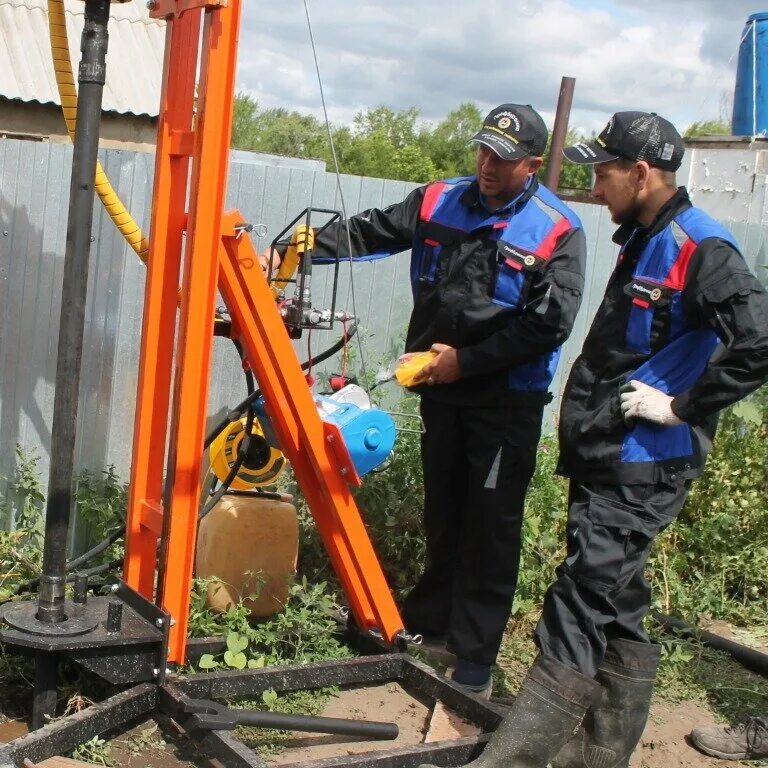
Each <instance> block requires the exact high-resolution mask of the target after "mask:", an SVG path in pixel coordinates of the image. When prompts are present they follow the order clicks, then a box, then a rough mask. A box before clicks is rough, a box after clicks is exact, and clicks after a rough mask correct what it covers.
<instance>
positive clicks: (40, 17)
mask: <svg viewBox="0 0 768 768" xmlns="http://www.w3.org/2000/svg"><path fill="white" fill-rule="evenodd" d="M84 7H85V4H84V3H82V2H79V0H65V9H66V19H67V35H68V37H69V50H70V54H71V56H72V62H73V66H74V68H75V77H77V63H78V62H79V61H80V36H81V34H82V31H83V9H84ZM164 46H165V23H164V22H161V21H155V20H154V19H150V18H149V15H148V12H147V10H146V7H145V3H144V2H138V1H134V2H130V3H122V4H121V3H112V6H111V12H110V21H109V49H108V53H107V83H106V86H105V88H104V102H103V104H104V109H105V110H107V111H109V112H120V113H123V114H125V113H129V114H134V115H152V116H154V115H157V114H158V105H159V103H160V82H161V79H162V74H163V49H164ZM0 96H4V97H6V98H8V99H21V100H22V101H38V102H41V103H51V102H52V103H54V104H60V103H61V102H60V100H59V94H58V91H57V90H56V79H55V77H54V73H53V64H52V62H51V51H50V47H49V44H48V3H47V0H0Z"/></svg>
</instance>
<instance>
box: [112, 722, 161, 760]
mask: <svg viewBox="0 0 768 768" xmlns="http://www.w3.org/2000/svg"><path fill="white" fill-rule="evenodd" d="M122 743H123V744H125V746H126V748H127V749H128V750H129V751H130V752H131V754H132V755H134V756H135V757H139V756H141V755H144V756H145V757H146V753H147V752H151V751H156V752H161V751H163V750H164V749H165V747H166V742H165V739H163V737H162V736H161V735H160V729H159V727H158V725H157V723H151V724H149V725H148V726H147V727H146V728H144V729H143V730H141V731H139V732H138V733H135V734H134V735H133V736H129V737H128V738H127V739H125V740H123V742H122Z"/></svg>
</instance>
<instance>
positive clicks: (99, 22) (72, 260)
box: [37, 0, 110, 623]
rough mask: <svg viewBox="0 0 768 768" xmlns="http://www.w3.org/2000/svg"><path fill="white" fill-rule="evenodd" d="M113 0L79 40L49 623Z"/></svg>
mask: <svg viewBox="0 0 768 768" xmlns="http://www.w3.org/2000/svg"><path fill="white" fill-rule="evenodd" d="M109 3H110V0H86V3H85V26H84V28H83V36H82V38H81V43H80V50H81V52H82V58H81V61H80V70H79V73H78V78H77V80H78V83H79V89H78V95H77V122H76V127H75V141H74V152H73V156H72V180H71V184H70V191H69V221H68V224H67V247H66V252H65V256H64V282H63V285H62V291H61V321H60V323H59V350H58V360H57V364H56V395H55V398H54V404H53V428H52V430H51V471H50V475H49V479H48V503H47V506H46V512H45V544H44V548H43V569H42V576H41V577H40V596H39V599H38V609H37V618H38V619H39V620H40V621H45V622H49V623H56V622H60V621H63V620H64V619H65V618H66V616H65V615H64V574H65V569H66V563H67V538H68V534H69V520H70V516H71V509H72V478H73V474H74V463H75V438H76V428H77V405H78V393H79V387H80V365H81V360H82V356H83V331H84V326H85V299H86V294H87V288H88V260H89V256H90V249H91V227H92V224H93V197H94V178H95V175H96V160H97V155H98V151H99V129H100V126H101V101H102V95H103V92H104V81H105V75H106V54H107V39H108V34H107V22H108V20H109Z"/></svg>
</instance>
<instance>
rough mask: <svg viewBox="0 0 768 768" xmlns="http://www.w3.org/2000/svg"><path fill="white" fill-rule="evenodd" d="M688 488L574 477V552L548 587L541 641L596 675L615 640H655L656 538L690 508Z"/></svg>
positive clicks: (550, 652)
mask: <svg viewBox="0 0 768 768" xmlns="http://www.w3.org/2000/svg"><path fill="white" fill-rule="evenodd" d="M688 485H689V484H686V485H680V486H671V485H667V484H664V483H658V484H656V485H632V486H609V485H597V484H588V483H579V482H575V481H572V482H571V487H570V498H569V509H568V533H567V542H568V551H567V556H566V559H565V561H564V562H563V563H562V564H561V565H560V566H559V567H558V569H557V579H556V580H555V582H554V584H552V586H550V588H549V589H548V590H547V594H546V596H545V598H544V607H543V610H542V616H541V620H540V621H539V623H538V626H537V627H536V644H537V645H538V647H539V650H540V651H541V653H542V654H543V655H544V656H550V657H552V658H554V659H556V660H557V661H559V662H561V663H563V664H566V665H568V666H570V667H572V668H574V669H576V670H578V671H579V672H581V673H582V674H584V675H587V676H588V677H593V676H594V675H595V673H596V672H597V668H598V667H599V666H600V663H601V662H602V660H603V656H604V655H605V647H606V644H607V642H608V641H610V640H614V639H622V640H634V641H637V642H645V643H647V642H650V640H649V638H648V635H647V633H646V631H645V629H644V627H643V619H644V618H645V616H646V614H647V613H648V610H649V608H650V605H651V587H650V584H649V583H648V581H647V580H646V578H645V575H644V573H643V571H644V568H645V564H646V561H647V560H648V555H649V554H650V552H651V546H652V544H653V540H654V539H655V537H656V536H657V535H658V534H659V533H660V532H661V531H663V530H664V529H665V528H666V527H667V526H668V525H669V524H670V523H672V522H673V521H674V520H675V518H676V517H677V515H678V514H679V513H680V510H681V509H682V508H683V504H684V503H685V499H686V496H687V495H688Z"/></svg>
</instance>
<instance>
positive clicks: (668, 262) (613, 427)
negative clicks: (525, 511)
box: [472, 112, 768, 768]
mask: <svg viewBox="0 0 768 768" xmlns="http://www.w3.org/2000/svg"><path fill="white" fill-rule="evenodd" d="M684 151H685V146H684V143H683V140H682V138H681V137H680V135H679V133H678V132H677V131H676V130H675V128H674V127H673V126H672V125H671V124H670V123H669V122H668V121H667V120H664V119H663V118H661V117H659V116H658V115H656V114H653V113H651V114H648V113H644V112H620V113H617V114H616V115H614V116H613V117H612V118H611V120H610V122H609V123H608V125H607V126H606V127H605V129H604V130H603V131H602V133H600V135H599V136H598V137H597V138H596V139H595V140H594V141H590V142H587V143H582V144H578V145H576V146H574V147H570V148H568V149H567V150H566V151H565V156H566V158H568V159H569V160H571V161H572V162H577V163H586V164H591V165H593V166H594V171H595V182H594V190H593V196H594V197H595V199H596V200H598V201H599V202H602V203H604V204H605V205H606V206H607V207H608V210H609V211H610V213H611V217H612V219H613V221H614V223H616V224H618V225H619V228H618V230H617V231H616V233H615V235H614V241H615V242H616V244H617V245H618V246H619V256H618V262H617V264H616V267H615V269H614V271H613V274H612V275H611V276H610V278H609V280H608V285H607V287H606V292H605V296H604V298H603V302H602V304H601V305H600V308H599V309H598V311H597V314H596V315H595V319H594V321H593V323H592V327H591V329H590V331H589V334H588V335H587V338H586V340H585V342H584V347H583V349H582V353H581V355H580V357H579V358H578V359H577V360H576V362H575V363H574V366H573V369H572V370H571V373H570V377H569V379H568V382H567V384H566V387H565V391H564V393H563V401H562V408H561V417H560V425H559V429H560V466H559V471H560V473H561V474H563V475H565V476H567V477H568V478H569V479H570V498H569V513H568V529H567V545H568V551H567V557H566V559H565V561H564V562H563V563H562V564H561V565H560V567H559V568H558V570H557V578H556V580H555V582H554V584H552V586H551V587H550V588H549V590H548V591H547V594H546V597H545V600H544V607H543V612H542V618H541V620H540V622H539V624H538V626H537V628H536V643H537V645H538V648H539V657H538V659H537V661H536V662H535V664H534V665H533V667H532V669H531V670H530V672H529V674H528V677H527V678H526V679H525V681H524V682H523V684H522V686H521V688H520V691H519V694H518V696H517V698H516V700H515V703H514V705H513V707H512V709H511V711H510V713H509V714H508V715H507V717H506V718H505V719H504V721H503V723H502V724H501V725H500V726H499V728H498V729H497V731H496V732H495V733H494V735H493V737H492V738H491V741H490V742H489V744H488V746H487V747H486V748H485V750H484V751H483V753H482V755H481V756H480V758H479V759H478V760H476V761H475V762H474V763H472V765H473V766H477V768H545V766H547V765H548V764H550V763H551V765H552V766H553V768H577V767H578V768H584V767H586V768H598V766H599V768H619V767H622V768H626V766H628V764H629V759H630V756H631V754H632V751H633V750H634V748H635V746H636V744H637V742H638V740H639V739H640V736H641V735H642V732H643V728H644V726H645V723H646V720H647V716H648V709H649V706H650V700H651V693H652V690H653V684H654V680H655V675H656V669H657V666H658V662H659V647H658V646H657V645H653V644H652V643H651V642H650V640H649V638H648V635H647V634H646V632H645V630H644V628H643V619H644V618H645V616H646V614H647V612H648V609H649V607H650V601H651V592H650V586H649V584H648V582H647V581H646V580H645V578H644V576H643V568H644V565H645V563H646V560H647V558H648V555H649V553H650V549H651V544H652V542H653V540H654V538H655V537H656V536H657V535H658V534H659V533H660V532H661V531H662V530H664V528H666V527H667V526H668V525H670V524H671V523H672V522H673V521H674V520H675V518H676V517H677V515H678V513H679V512H680V510H681V508H682V507H683V504H684V502H685V498H686V496H687V494H688V489H689V487H690V484H691V481H692V480H693V479H694V478H695V477H697V476H698V475H700V474H701V472H702V471H703V469H704V463H705V460H706V455H707V452H708V450H709V448H710V446H711V442H712V439H713V437H714V433H715V428H716V424H717V414H718V412H719V411H720V410H722V409H723V408H725V407H727V406H729V405H731V404H733V403H735V402H737V401H738V400H740V399H741V398H743V397H744V396H746V395H748V394H749V393H750V392H752V391H754V390H755V389H757V388H758V387H759V386H760V385H761V384H763V383H764V382H765V381H766V380H768V296H767V295H766V292H765V290H764V289H763V287H762V286H761V285H760V283H759V282H758V281H757V279H756V278H755V277H754V275H753V274H752V273H751V272H750V270H749V268H748V267H747V264H746V263H745V261H744V259H743V257H742V256H741V254H740V252H739V249H738V245H737V244H736V241H735V240H734V238H733V236H732V235H731V234H730V232H728V231H727V230H726V229H725V228H724V227H722V226H721V225H720V224H719V223H718V222H716V221H715V220H713V219H712V218H711V217H710V216H708V215H707V214H706V213H704V212H703V211H701V210H699V209H698V208H695V207H693V206H692V205H691V202H690V200H689V199H688V194H687V192H686V190H685V189H684V188H682V187H680V188H678V187H677V185H676V182H675V171H676V170H677V169H678V168H679V167H680V164H681V162H682V158H683V154H684ZM582 721H583V724H582ZM580 724H582V725H581V727H580V728H579V726H580ZM577 729H578V730H577ZM572 734H573V737H572Z"/></svg>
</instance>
